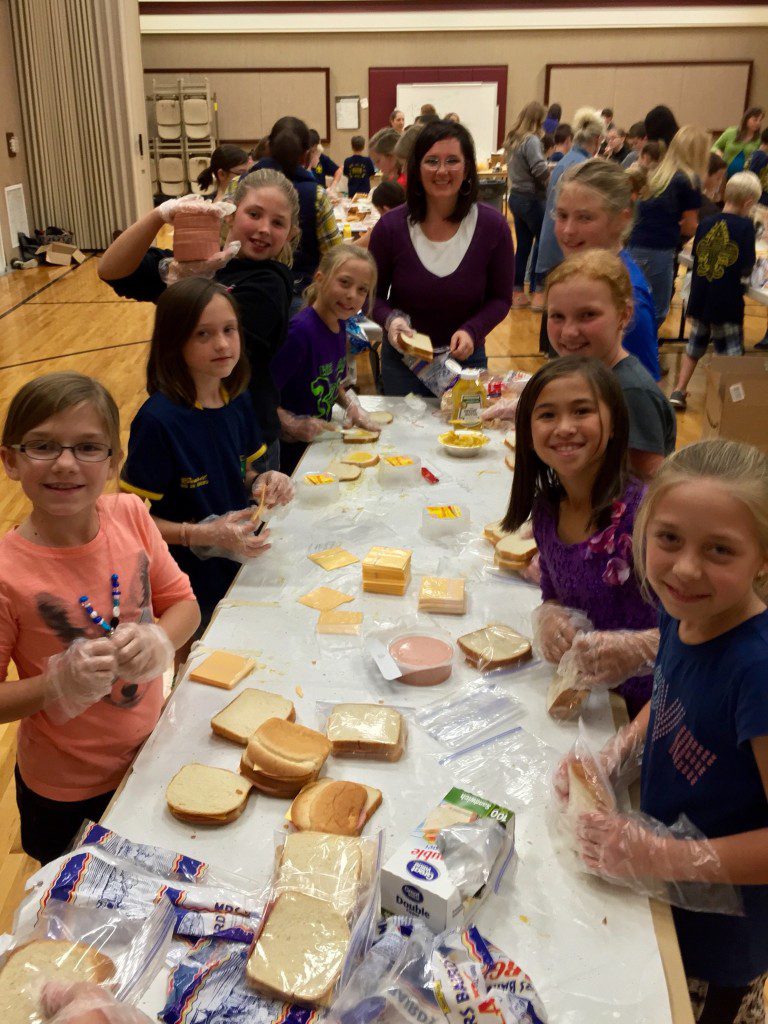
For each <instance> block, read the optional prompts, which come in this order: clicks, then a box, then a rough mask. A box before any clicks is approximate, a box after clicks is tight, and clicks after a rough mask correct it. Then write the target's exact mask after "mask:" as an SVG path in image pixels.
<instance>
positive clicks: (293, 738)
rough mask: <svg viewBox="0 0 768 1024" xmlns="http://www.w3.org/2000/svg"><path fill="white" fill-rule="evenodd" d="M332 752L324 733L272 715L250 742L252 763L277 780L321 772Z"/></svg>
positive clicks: (300, 777) (248, 752) (249, 750)
mask: <svg viewBox="0 0 768 1024" xmlns="http://www.w3.org/2000/svg"><path fill="white" fill-rule="evenodd" d="M330 752H331V744H330V742H329V740H328V739H326V737H325V736H323V734H322V733H319V732H316V731H315V730H314V729H308V728H307V727H306V726H305V725H297V724H296V723H295V722H286V721H285V720H284V719H282V718H269V719H267V721H266V722H264V723H263V724H262V725H260V726H259V728H258V729H257V730H256V732H255V733H254V734H253V736H251V738H250V740H249V741H248V747H247V754H248V760H249V762H250V763H251V764H252V765H253V766H254V767H255V768H256V769H258V770H259V771H262V772H264V774H265V775H269V776H271V777H272V778H274V779H282V780H284V781H286V782H287V781H289V780H292V779H302V778H305V777H306V776H307V775H311V774H313V773H314V774H317V772H319V771H320V769H321V768H322V767H323V764H324V763H325V759H326V758H327V757H328V755H329V754H330Z"/></svg>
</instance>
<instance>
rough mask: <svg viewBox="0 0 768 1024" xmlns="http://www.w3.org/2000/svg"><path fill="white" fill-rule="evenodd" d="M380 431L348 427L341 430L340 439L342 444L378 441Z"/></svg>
mask: <svg viewBox="0 0 768 1024" xmlns="http://www.w3.org/2000/svg"><path fill="white" fill-rule="evenodd" d="M379 434H380V431H378V430H365V429H364V428H363V427H350V428H349V430H342V432H341V439H342V441H343V442H344V444H365V442H366V441H378V440H379Z"/></svg>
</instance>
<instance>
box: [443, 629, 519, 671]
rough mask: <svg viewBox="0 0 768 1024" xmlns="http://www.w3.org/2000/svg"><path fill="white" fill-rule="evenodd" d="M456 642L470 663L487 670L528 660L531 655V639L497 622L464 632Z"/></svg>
mask: <svg viewBox="0 0 768 1024" xmlns="http://www.w3.org/2000/svg"><path fill="white" fill-rule="evenodd" d="M456 643H457V644H458V645H459V647H460V649H461V650H462V651H463V653H464V657H465V658H466V659H467V661H468V662H469V663H470V665H474V666H476V667H480V668H482V669H483V670H488V671H492V670H493V669H495V668H503V667H506V666H509V665H515V664H517V663H518V662H522V661H528V659H529V658H531V657H532V653H531V641H530V640H527V639H526V638H525V637H524V636H521V635H520V634H519V633H516V632H515V630H514V629H511V628H510V627H509V626H504V625H500V624H498V623H493V624H491V625H490V626H485V627H484V628H483V629H476V630H475V631H474V633H466V634H465V635H464V636H460V637H459V638H458V640H457V641H456Z"/></svg>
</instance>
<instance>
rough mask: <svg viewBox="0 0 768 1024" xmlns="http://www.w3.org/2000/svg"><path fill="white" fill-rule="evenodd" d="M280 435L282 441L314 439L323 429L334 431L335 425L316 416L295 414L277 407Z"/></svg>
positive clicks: (306, 441) (308, 440) (307, 440)
mask: <svg viewBox="0 0 768 1024" xmlns="http://www.w3.org/2000/svg"><path fill="white" fill-rule="evenodd" d="M277 415H278V416H279V418H280V428H281V429H280V437H281V438H282V439H283V440H284V441H303V442H305V443H309V442H310V441H314V440H315V438H316V437H319V436H320V435H321V434H322V433H324V432H325V431H335V429H336V428H335V427H334V426H333V425H332V424H331V423H327V422H326V421H325V420H321V419H319V418H318V417H317V416H296V415H295V414H294V413H292V412H288V410H287V409H283V408H279V409H278V410H277Z"/></svg>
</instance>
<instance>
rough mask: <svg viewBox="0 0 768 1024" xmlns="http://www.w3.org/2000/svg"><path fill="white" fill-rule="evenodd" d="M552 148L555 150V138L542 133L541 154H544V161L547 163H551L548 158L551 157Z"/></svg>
mask: <svg viewBox="0 0 768 1024" xmlns="http://www.w3.org/2000/svg"><path fill="white" fill-rule="evenodd" d="M554 148H555V137H554V135H550V134H549V133H548V132H544V134H543V135H542V136H541V149H542V152H543V153H544V159H545V160H546V161H547V162H548V163H551V160H550V157H551V156H552V153H553V151H554Z"/></svg>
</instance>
